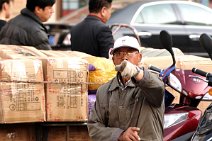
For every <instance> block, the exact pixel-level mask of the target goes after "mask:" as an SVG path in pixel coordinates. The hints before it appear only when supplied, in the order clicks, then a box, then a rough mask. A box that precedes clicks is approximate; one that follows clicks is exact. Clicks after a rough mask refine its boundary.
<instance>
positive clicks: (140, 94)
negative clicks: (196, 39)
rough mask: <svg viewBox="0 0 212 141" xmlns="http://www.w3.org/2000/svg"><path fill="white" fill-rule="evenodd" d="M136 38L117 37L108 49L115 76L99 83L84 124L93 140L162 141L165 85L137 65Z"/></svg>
mask: <svg viewBox="0 0 212 141" xmlns="http://www.w3.org/2000/svg"><path fill="white" fill-rule="evenodd" d="M139 50H140V45H139V43H138V41H137V39H136V38H134V37H130V36H124V37H120V38H118V39H117V40H116V41H115V43H114V48H113V49H112V50H111V54H112V55H113V56H112V60H113V63H114V65H115V69H116V70H117V76H116V77H114V78H113V79H112V80H110V81H109V82H108V83H105V84H103V85H102V86H100V87H99V88H98V90H97V93H96V102H95V104H94V107H93V108H92V110H91V113H90V116H89V119H88V123H87V127H88V132H89V136H90V137H91V139H92V140H93V141H139V140H142V141H144V140H145V141H163V121H164V111H165V104H164V93H165V86H164V83H163V81H162V80H161V78H159V76H158V75H157V74H154V73H153V72H151V71H149V70H148V69H145V68H144V67H142V66H141V65H140V61H141V59H142V54H141V53H140V52H139Z"/></svg>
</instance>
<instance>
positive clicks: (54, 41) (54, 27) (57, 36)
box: [44, 23, 72, 50]
mask: <svg viewBox="0 0 212 141" xmlns="http://www.w3.org/2000/svg"><path fill="white" fill-rule="evenodd" d="M44 25H45V27H46V29H47V31H48V33H49V43H50V45H51V47H52V49H53V50H71V40H70V38H71V35H70V30H71V28H72V25H69V24H63V23H46V24H44Z"/></svg>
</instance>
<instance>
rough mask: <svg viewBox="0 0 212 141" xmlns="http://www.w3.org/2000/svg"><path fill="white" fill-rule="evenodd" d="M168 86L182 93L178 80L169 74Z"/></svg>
mask: <svg viewBox="0 0 212 141" xmlns="http://www.w3.org/2000/svg"><path fill="white" fill-rule="evenodd" d="M169 85H170V86H171V87H172V88H174V89H175V90H177V91H178V92H181V91H182V85H181V83H180V80H179V79H178V78H177V77H176V76H175V75H173V74H170V76H169Z"/></svg>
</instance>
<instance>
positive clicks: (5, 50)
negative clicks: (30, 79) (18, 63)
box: [0, 45, 47, 59]
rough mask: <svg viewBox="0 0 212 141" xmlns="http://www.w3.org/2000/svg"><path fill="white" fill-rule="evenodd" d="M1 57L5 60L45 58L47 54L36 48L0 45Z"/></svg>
mask: <svg viewBox="0 0 212 141" xmlns="http://www.w3.org/2000/svg"><path fill="white" fill-rule="evenodd" d="M0 57H1V58H3V59H20V58H38V57H39V58H45V57H47V56H46V55H45V54H43V53H42V52H40V51H39V50H37V49H36V48H34V47H30V46H18V45H0Z"/></svg>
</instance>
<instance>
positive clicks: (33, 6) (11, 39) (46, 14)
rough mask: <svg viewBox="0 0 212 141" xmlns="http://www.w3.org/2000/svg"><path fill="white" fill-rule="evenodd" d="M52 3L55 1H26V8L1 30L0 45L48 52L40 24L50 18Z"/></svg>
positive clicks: (46, 37)
mask: <svg viewBox="0 0 212 141" xmlns="http://www.w3.org/2000/svg"><path fill="white" fill-rule="evenodd" d="M54 3H55V0H27V4H26V8H24V9H23V10H21V13H20V14H19V15H18V16H16V17H15V18H13V19H11V20H10V21H9V22H8V23H7V24H6V25H5V26H4V27H3V28H2V30H1V32H0V43H1V44H12V45H24V46H34V47H35V48H37V49H42V50H50V49H51V47H50V45H49V42H48V35H47V30H46V28H45V26H44V25H43V24H42V22H46V21H47V20H48V19H49V18H50V17H51V15H52V13H53V12H54V10H53V5H54Z"/></svg>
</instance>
